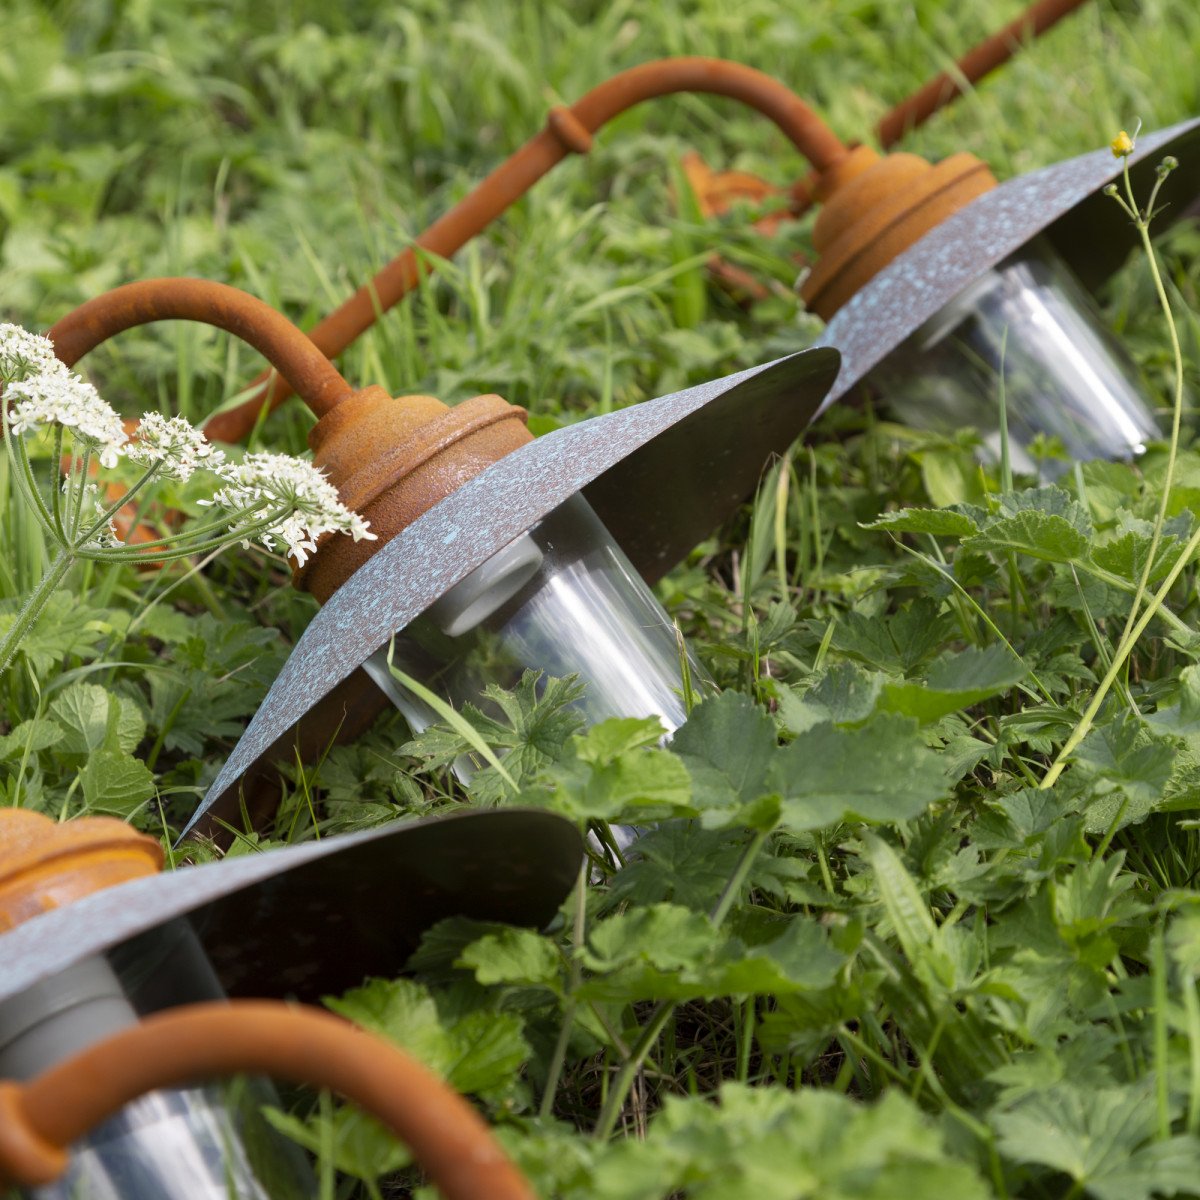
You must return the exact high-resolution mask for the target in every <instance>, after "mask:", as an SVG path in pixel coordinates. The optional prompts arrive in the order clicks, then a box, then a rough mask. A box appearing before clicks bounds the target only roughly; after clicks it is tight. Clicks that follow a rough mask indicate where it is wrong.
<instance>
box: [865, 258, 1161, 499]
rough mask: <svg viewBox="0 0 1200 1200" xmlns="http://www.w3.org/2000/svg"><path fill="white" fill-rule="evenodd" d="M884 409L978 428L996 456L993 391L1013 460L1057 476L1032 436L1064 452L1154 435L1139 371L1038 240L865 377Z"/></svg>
mask: <svg viewBox="0 0 1200 1200" xmlns="http://www.w3.org/2000/svg"><path fill="white" fill-rule="evenodd" d="M870 382H871V384H872V385H873V386H874V387H875V388H876V390H877V391H878V393H879V395H880V396H881V397H883V399H884V400H885V402H886V403H887V405H888V408H889V409H890V410H891V412H892V413H894V414H895V415H896V416H898V417H899V418H900V419H901V420H903V421H905V422H907V423H908V424H910V425H914V426H916V427H917V428H919V429H935V430H943V431H946V432H950V431H952V430H955V429H958V428H961V427H962V426H964V425H969V426H974V427H975V428H977V429H979V430H980V431H981V432H982V433H983V435H984V440H985V445H986V447H987V450H988V452H989V454H990V456H991V457H992V458H993V459H995V460H998V459H999V457H1000V433H999V414H1000V403H999V399H1000V397H999V393H1000V389H1001V387H1003V390H1004V406H1005V414H1006V421H1007V426H1008V433H1009V444H1010V456H1011V460H1012V462H1013V465H1014V467H1015V468H1016V469H1018V470H1021V471H1023V472H1025V473H1027V474H1041V475H1042V476H1044V477H1054V476H1056V475H1058V474H1060V473H1061V472H1062V471H1063V470H1065V469H1066V467H1067V465H1068V462H1067V460H1066V459H1062V458H1052V459H1043V460H1041V461H1040V462H1035V461H1034V459H1033V458H1031V457H1030V455H1029V454H1028V452H1027V449H1026V448H1027V447H1028V446H1029V445H1030V444H1031V443H1032V442H1033V441H1034V439H1035V437H1036V436H1037V435H1038V434H1043V435H1046V436H1049V437H1053V438H1056V439H1058V441H1059V442H1061V444H1062V448H1063V449H1064V450H1065V451H1066V454H1067V456H1068V458H1069V459H1089V458H1129V457H1131V456H1133V455H1136V454H1139V453H1141V452H1142V450H1144V449H1145V444H1146V442H1147V441H1149V440H1151V439H1153V438H1155V437H1159V436H1160V433H1159V430H1158V428H1157V427H1156V425H1155V423H1154V419H1153V417H1152V416H1151V414H1150V412H1149V409H1148V408H1147V406H1146V404H1145V402H1144V401H1143V400H1142V397H1141V394H1140V390H1139V384H1138V380H1137V376H1136V371H1135V369H1134V367H1133V364H1132V363H1131V362H1130V361H1129V359H1128V357H1127V355H1126V354H1125V352H1124V350H1123V349H1122V347H1121V346H1120V344H1119V343H1118V342H1117V341H1116V339H1115V338H1114V337H1112V335H1111V334H1109V332H1108V331H1107V330H1106V329H1105V328H1104V326H1103V324H1102V323H1101V320H1100V317H1099V314H1098V313H1096V311H1095V308H1094V305H1093V304H1092V302H1091V300H1090V298H1089V297H1088V295H1087V294H1086V292H1084V290H1083V288H1082V287H1081V286H1080V284H1079V283H1078V281H1077V280H1076V279H1075V278H1074V276H1073V275H1072V274H1071V272H1070V270H1069V269H1068V268H1067V267H1066V265H1065V264H1064V263H1063V262H1062V260H1061V259H1060V258H1059V257H1058V255H1057V254H1055V253H1054V251H1053V250H1052V249H1051V248H1050V247H1049V246H1048V245H1047V244H1045V243H1044V242H1042V241H1041V240H1040V239H1039V241H1038V242H1035V243H1033V244H1031V245H1030V246H1028V247H1026V248H1025V249H1024V250H1022V251H1021V252H1020V253H1019V254H1017V255H1014V256H1013V257H1012V258H1010V259H1009V260H1007V261H1006V262H1004V263H1001V264H1000V266H998V267H996V268H995V269H994V270H991V271H987V272H985V273H984V274H983V275H981V276H980V277H979V278H978V279H977V280H976V281H975V282H974V283H973V284H972V285H971V286H970V287H969V288H968V289H967V290H966V292H964V293H962V294H961V295H960V296H958V297H956V298H955V299H954V300H953V301H951V302H950V304H948V305H947V306H946V307H945V308H944V309H942V311H941V312H940V313H938V314H937V315H936V316H935V317H933V318H932V319H931V320H929V321H927V322H926V323H925V325H923V326H922V327H921V328H920V329H919V330H917V332H916V333H915V334H913V336H912V337H911V338H909V339H908V341H907V342H905V343H904V345H903V346H901V347H900V348H899V349H898V350H897V351H896V352H895V353H894V354H892V355H890V356H889V357H888V358H887V359H886V360H885V361H884V362H882V363H881V364H880V365H879V366H878V367H877V368H876V369H875V370H874V371H873V372H872V373H871V375H870Z"/></svg>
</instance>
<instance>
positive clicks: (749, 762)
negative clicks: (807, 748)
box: [671, 692, 778, 825]
mask: <svg viewBox="0 0 1200 1200" xmlns="http://www.w3.org/2000/svg"><path fill="white" fill-rule="evenodd" d="M671 747H672V749H673V750H674V751H675V752H676V753H677V754H678V755H679V756H680V757H681V758H682V760H683V763H684V765H685V767H686V769H687V772H688V775H689V776H690V778H691V804H692V807H693V808H694V809H696V810H698V811H700V812H701V813H703V814H704V816H705V824H706V825H712V824H724V823H726V822H728V823H745V821H746V820H747V818H748V817H749V815H750V809H749V808H748V807H747V806H750V805H752V804H753V802H754V801H757V800H758V799H759V798H760V797H761V796H762V795H763V794H764V793H765V792H767V791H769V790H770V789H769V786H768V784H767V776H768V773H769V770H770V765H771V761H772V759H773V758H774V756H775V755H776V753H777V752H778V751H777V742H776V736H775V725H774V722H772V720H771V718H770V717H769V716H768V715H767V713H766V712H765V711H764V710H763V709H762V708H760V707H759V706H758V705H757V704H755V703H754V701H753V700H751V699H750V697H749V696H744V695H742V694H740V693H738V692H725V693H723V694H722V695H720V696H714V697H712V698H711V699H708V700H705V701H704V702H703V703H702V704H699V705H697V706H696V707H695V708H694V709H693V710H692V713H691V716H690V717H689V718H688V720H687V722H686V723H685V724H684V725H682V726H681V727H680V728H679V730H678V731H677V732H676V734H675V737H674V739H673V740H672V743H671Z"/></svg>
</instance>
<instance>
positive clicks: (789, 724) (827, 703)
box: [778, 662, 885, 734]
mask: <svg viewBox="0 0 1200 1200" xmlns="http://www.w3.org/2000/svg"><path fill="white" fill-rule="evenodd" d="M884 679H885V676H884V675H882V674H881V673H880V672H878V671H864V670H863V669H862V668H861V667H859V666H857V665H855V664H854V663H849V662H843V663H834V664H833V665H832V666H831V667H829V669H828V670H827V671H826V672H825V674H824V676H822V677H821V678H820V679H819V680H818V681H817V682H816V683H815V684H814V685H813V686H812V687H810V688H809V689H808V690H807V691H805V692H799V691H797V689H795V688H780V689H779V691H778V713H779V718H780V720H781V721H782V722H783V726H784V728H785V729H787V730H788V732H789V733H794V734H801V733H804V732H806V731H807V730H809V729H812V728H813V727H814V726H817V725H823V724H825V723H826V722H828V723H830V724H833V725H853V724H858V723H859V722H862V721H865V720H866V719H867V718H868V717H869V716H870V715H871V714H872V713H873V712H874V711H875V709H876V708H877V707H878V704H879V697H880V695H881V693H882V691H883V683H884Z"/></svg>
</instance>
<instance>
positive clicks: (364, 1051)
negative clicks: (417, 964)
mask: <svg viewBox="0 0 1200 1200" xmlns="http://www.w3.org/2000/svg"><path fill="white" fill-rule="evenodd" d="M243 1073H257V1074H264V1075H269V1076H271V1077H273V1078H276V1079H280V1080H286V1081H287V1082H289V1083H294V1084H303V1085H307V1086H309V1087H313V1088H328V1089H330V1090H331V1091H334V1092H337V1093H339V1094H340V1095H342V1096H344V1097H345V1098H346V1099H348V1100H350V1101H351V1102H352V1103H354V1104H356V1105H357V1106H358V1107H359V1108H361V1109H363V1110H364V1111H366V1112H368V1113H370V1114H371V1115H372V1116H374V1117H376V1118H378V1119H379V1120H380V1121H382V1122H383V1124H385V1125H386V1126H387V1127H388V1128H389V1129H390V1130H391V1131H392V1132H393V1133H394V1134H395V1135H396V1136H397V1137H399V1138H400V1139H401V1140H402V1141H403V1142H405V1143H406V1144H407V1145H408V1146H409V1147H410V1149H411V1150H412V1151H413V1154H414V1156H415V1158H416V1159H417V1161H418V1162H419V1163H420V1165H421V1166H422V1167H423V1168H424V1169H425V1170H426V1171H427V1172H428V1174H429V1175H430V1177H431V1178H432V1179H433V1181H434V1182H435V1183H436V1184H437V1187H438V1190H439V1191H440V1192H441V1194H442V1195H443V1196H444V1197H446V1200H536V1198H535V1196H534V1193H533V1190H532V1189H531V1188H530V1186H529V1183H528V1181H527V1180H526V1179H525V1178H524V1176H523V1175H522V1174H521V1173H520V1172H519V1171H518V1170H517V1168H516V1167H515V1166H514V1165H513V1163H512V1161H511V1160H510V1159H509V1158H508V1156H507V1155H506V1154H505V1153H504V1151H503V1150H502V1149H501V1148H500V1145H499V1144H498V1143H497V1142H496V1140H495V1138H494V1137H493V1136H492V1133H491V1130H490V1129H489V1128H488V1127H487V1125H486V1124H485V1123H484V1121H483V1118H482V1117H480V1115H479V1114H478V1113H477V1112H476V1111H475V1109H473V1108H472V1107H471V1106H470V1105H469V1104H468V1103H467V1102H466V1100H464V1099H463V1097H462V1096H460V1095H459V1094H458V1093H457V1092H456V1091H454V1090H453V1089H452V1088H450V1087H449V1086H448V1085H447V1084H445V1083H443V1082H442V1080H441V1079H439V1078H438V1077H437V1076H436V1075H434V1074H433V1073H432V1072H431V1071H430V1070H429V1069H428V1068H426V1067H424V1066H422V1065H421V1064H420V1063H418V1062H417V1061H416V1060H415V1059H413V1058H411V1057H410V1056H409V1055H408V1054H406V1053H405V1052H404V1051H402V1050H400V1049H399V1047H397V1046H394V1045H392V1044H391V1043H390V1042H386V1041H384V1040H383V1039H382V1038H379V1037H376V1036H374V1035H372V1034H370V1033H367V1032H366V1031H364V1030H362V1029H359V1028H358V1027H357V1026H354V1025H351V1024H350V1023H349V1022H347V1021H344V1020H342V1019H341V1018H339V1017H335V1016H333V1015H331V1014H330V1013H326V1012H322V1011H320V1010H319V1009H314V1008H305V1007H299V1006H295V1005H288V1004H281V1003H278V1002H269V1001H241V1002H237V1003H232V1004H196V1005H188V1006H186V1007H182V1008H177V1009H173V1010H172V1011H170V1012H167V1013H162V1014H160V1015H157V1016H153V1017H149V1018H147V1019H146V1020H145V1021H143V1022H141V1023H140V1024H138V1025H135V1026H132V1027H131V1028H129V1029H126V1030H122V1031H121V1032H120V1033H117V1034H114V1035H113V1036H112V1037H110V1038H107V1039H106V1040H105V1041H103V1042H99V1043H97V1044H96V1045H94V1046H90V1047H88V1048H87V1049H86V1050H83V1051H81V1052H80V1053H79V1054H76V1055H75V1056H73V1057H72V1058H70V1059H68V1060H67V1061H66V1062H63V1063H59V1064H58V1065H56V1066H54V1067H51V1068H50V1069H49V1070H47V1071H45V1072H43V1073H42V1074H41V1075H39V1076H37V1077H36V1078H35V1079H32V1080H30V1081H28V1082H27V1083H14V1082H3V1083H0V1185H3V1184H8V1185H13V1184H16V1185H18V1186H24V1187H39V1186H42V1185H45V1184H49V1183H52V1182H53V1181H54V1180H55V1179H57V1178H58V1177H59V1176H60V1175H61V1174H62V1173H63V1171H64V1170H65V1169H66V1166H67V1161H68V1153H69V1148H70V1145H71V1143H72V1142H74V1141H76V1140H78V1139H79V1138H81V1137H83V1136H84V1135H85V1134H87V1133H88V1132H90V1131H91V1130H92V1129H94V1128H95V1127H96V1126H97V1125H99V1124H100V1123H101V1122H103V1121H105V1120H107V1119H108V1118H109V1117H112V1116H115V1115H116V1113H117V1112H119V1111H120V1110H121V1109H122V1108H123V1107H124V1106H125V1105H126V1104H128V1103H130V1102H131V1101H132V1100H135V1099H137V1097H139V1096H142V1095H144V1094H145V1093H147V1092H151V1091H155V1090H157V1089H159V1088H167V1087H184V1086H188V1085H190V1084H192V1083H194V1082H197V1081H202V1080H211V1079H219V1078H223V1077H227V1076H230V1075H236V1074H243Z"/></svg>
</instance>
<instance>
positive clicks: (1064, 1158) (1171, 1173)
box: [993, 1083, 1200, 1200]
mask: <svg viewBox="0 0 1200 1200" xmlns="http://www.w3.org/2000/svg"><path fill="white" fill-rule="evenodd" d="M993 1124H994V1126H995V1128H996V1131H997V1133H998V1134H999V1138H998V1146H999V1149H1000V1152H1001V1153H1002V1154H1003V1155H1004V1156H1005V1157H1006V1158H1009V1159H1011V1160H1012V1161H1014V1162H1019V1163H1038V1164H1040V1165H1042V1166H1046V1167H1050V1168H1051V1169H1053V1170H1056V1171H1061V1172H1063V1174H1065V1175H1069V1176H1070V1177H1071V1178H1072V1179H1073V1180H1075V1181H1076V1182H1077V1183H1079V1184H1081V1185H1082V1186H1083V1187H1085V1188H1086V1189H1087V1191H1088V1193H1089V1194H1090V1195H1093V1196H1097V1197H1099V1198H1100V1200H1151V1197H1153V1196H1156V1195H1160V1194H1165V1195H1173V1194H1174V1193H1176V1192H1177V1191H1184V1192H1187V1193H1190V1192H1192V1191H1193V1190H1194V1188H1195V1183H1196V1163H1197V1162H1198V1161H1200V1140H1197V1139H1196V1138H1193V1137H1187V1136H1181V1137H1173V1138H1170V1139H1169V1140H1167V1141H1166V1142H1154V1141H1152V1139H1153V1137H1154V1132H1155V1125H1156V1112H1155V1105H1154V1101H1153V1099H1152V1096H1151V1094H1150V1089H1149V1087H1148V1085H1146V1084H1142V1083H1137V1084H1130V1085H1127V1086H1124V1087H1107V1088H1103V1087H1102V1088H1086V1089H1085V1088H1081V1087H1078V1086H1076V1085H1074V1084H1072V1083H1062V1084H1059V1085H1058V1086H1056V1087H1052V1088H1048V1089H1046V1090H1045V1091H1044V1092H1041V1093H1039V1094H1036V1095H1033V1096H1030V1097H1028V1098H1027V1099H1025V1100H1023V1101H1022V1102H1020V1103H1019V1104H1017V1105H1016V1106H1014V1107H1013V1108H1012V1109H1011V1110H1010V1111H1009V1112H1001V1113H999V1114H997V1115H996V1116H995V1117H994V1118H993Z"/></svg>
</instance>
